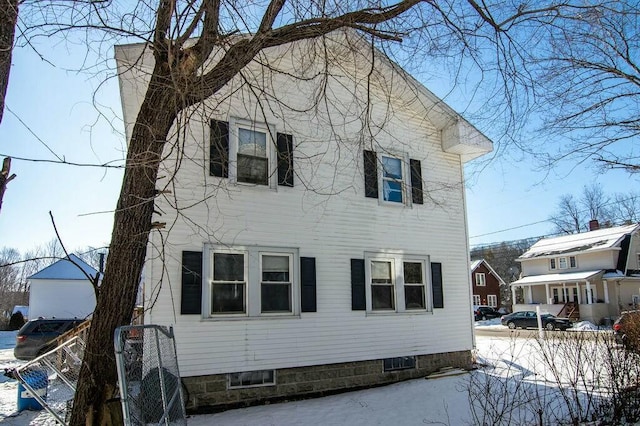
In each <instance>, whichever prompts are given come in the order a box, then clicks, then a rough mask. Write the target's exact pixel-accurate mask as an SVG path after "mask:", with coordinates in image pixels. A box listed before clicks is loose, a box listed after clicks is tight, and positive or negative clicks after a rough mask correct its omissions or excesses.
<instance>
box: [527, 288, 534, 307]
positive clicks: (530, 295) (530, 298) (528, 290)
mask: <svg viewBox="0 0 640 426" xmlns="http://www.w3.org/2000/svg"><path fill="white" fill-rule="evenodd" d="M527 303H528V304H530V305H531V304H532V303H533V292H532V291H531V286H530V285H529V286H527Z"/></svg>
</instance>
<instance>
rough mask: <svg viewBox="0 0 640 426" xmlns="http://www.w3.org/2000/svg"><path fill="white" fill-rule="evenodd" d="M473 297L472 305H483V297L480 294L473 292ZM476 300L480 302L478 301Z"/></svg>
mask: <svg viewBox="0 0 640 426" xmlns="http://www.w3.org/2000/svg"><path fill="white" fill-rule="evenodd" d="M471 299H472V300H473V303H472V305H474V306H480V305H482V303H481V302H482V299H481V298H480V295H479V294H473V295H471ZM476 302H478V303H476Z"/></svg>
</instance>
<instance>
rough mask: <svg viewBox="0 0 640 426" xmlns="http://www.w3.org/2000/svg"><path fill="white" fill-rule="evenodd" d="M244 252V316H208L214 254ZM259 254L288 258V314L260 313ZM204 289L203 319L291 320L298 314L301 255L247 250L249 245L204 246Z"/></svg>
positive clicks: (291, 251)
mask: <svg viewBox="0 0 640 426" xmlns="http://www.w3.org/2000/svg"><path fill="white" fill-rule="evenodd" d="M239 252H245V253H246V257H245V274H246V275H245V278H246V280H247V281H246V288H245V312H244V313H237V314H236V313H225V314H215V315H214V314H212V313H211V294H212V290H211V286H212V282H213V256H214V253H239ZM262 254H279V255H289V256H290V258H289V267H290V268H291V269H290V272H289V276H290V280H291V293H290V295H291V311H290V312H265V313H262V300H261V298H262V296H261V291H262V264H261V260H262V256H261V255H262ZM203 275H204V279H203V280H202V281H203V289H202V300H203V310H202V317H203V319H206V320H213V321H215V320H230V319H244V320H246V319H260V318H262V319H264V318H274V317H275V318H282V317H286V318H291V317H299V316H300V311H301V301H300V295H301V291H302V290H301V279H300V253H299V249H298V248H291V247H273V246H250V245H237V246H230V245H219V244H205V248H204V254H203Z"/></svg>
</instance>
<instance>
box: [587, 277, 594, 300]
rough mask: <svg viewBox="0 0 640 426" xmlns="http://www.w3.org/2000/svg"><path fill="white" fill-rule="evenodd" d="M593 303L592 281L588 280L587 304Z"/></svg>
mask: <svg viewBox="0 0 640 426" xmlns="http://www.w3.org/2000/svg"><path fill="white" fill-rule="evenodd" d="M591 304H593V298H592V297H591V283H590V282H589V281H587V305H591Z"/></svg>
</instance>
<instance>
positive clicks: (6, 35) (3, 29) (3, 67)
mask: <svg viewBox="0 0 640 426" xmlns="http://www.w3.org/2000/svg"><path fill="white" fill-rule="evenodd" d="M17 21H18V0H0V123H2V116H3V114H4V98H5V96H6V94H7V86H8V84H9V72H10V71H11V53H12V52H13V39H14V37H15V32H16V22H17ZM0 201H2V198H0Z"/></svg>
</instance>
